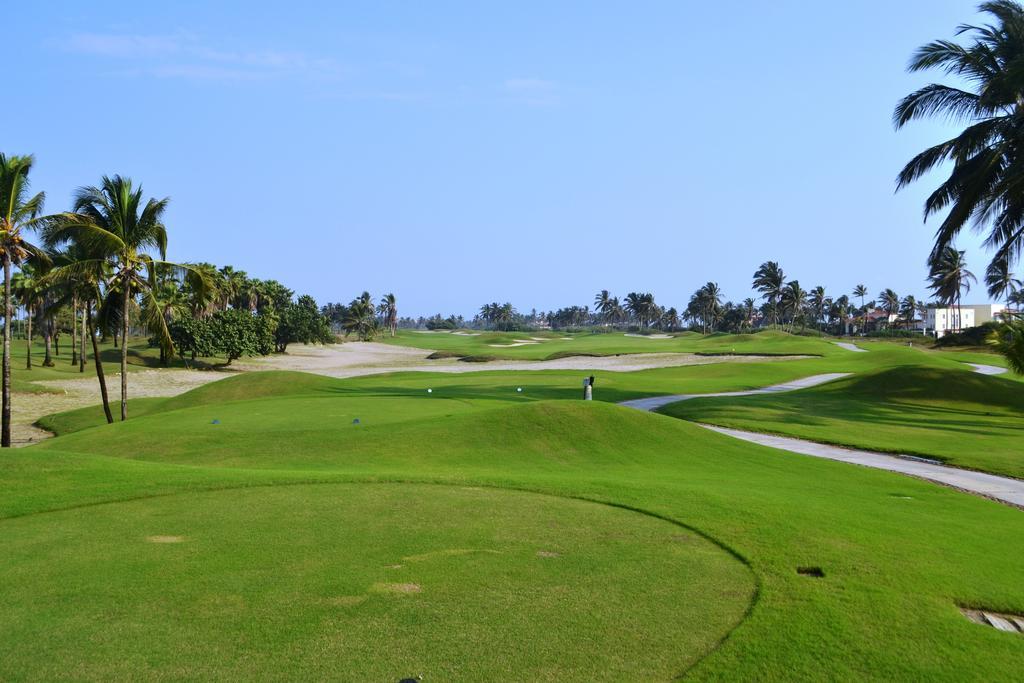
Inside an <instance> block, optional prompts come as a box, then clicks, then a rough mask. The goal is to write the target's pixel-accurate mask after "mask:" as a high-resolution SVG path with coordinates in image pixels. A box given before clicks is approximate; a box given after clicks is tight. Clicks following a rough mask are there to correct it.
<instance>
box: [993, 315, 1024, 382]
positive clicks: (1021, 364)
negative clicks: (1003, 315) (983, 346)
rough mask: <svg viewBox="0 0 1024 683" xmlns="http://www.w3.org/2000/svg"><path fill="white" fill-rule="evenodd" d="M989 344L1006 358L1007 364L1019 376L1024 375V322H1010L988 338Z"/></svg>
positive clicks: (994, 331)
mask: <svg viewBox="0 0 1024 683" xmlns="http://www.w3.org/2000/svg"><path fill="white" fill-rule="evenodd" d="M987 341H988V343H989V344H991V345H992V346H994V347H995V349H996V351H998V352H999V353H1001V354H1002V355H1003V357H1004V358H1006V364H1007V365H1009V366H1010V369H1011V370H1013V371H1014V372H1015V373H1017V374H1018V375H1024V320H1021V319H1017V320H1009V321H1007V322H1006V323H1005V324H1004V325H1002V326H1000V327H999V328H998V329H995V330H993V331H992V332H991V333H990V334H989V337H988V340H987Z"/></svg>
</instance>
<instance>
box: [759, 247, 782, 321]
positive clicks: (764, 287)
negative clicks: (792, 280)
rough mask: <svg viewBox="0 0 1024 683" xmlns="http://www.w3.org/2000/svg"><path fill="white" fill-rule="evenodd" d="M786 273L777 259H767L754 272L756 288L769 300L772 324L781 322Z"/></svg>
mask: <svg viewBox="0 0 1024 683" xmlns="http://www.w3.org/2000/svg"><path fill="white" fill-rule="evenodd" d="M785 281H786V274H785V273H784V272H783V271H782V268H780V267H779V264H778V263H777V262H775V261H765V262H764V263H762V264H761V265H760V266H759V267H758V269H757V270H756V271H755V272H754V289H755V290H757V291H758V292H760V293H761V296H762V297H763V298H764V299H765V301H767V302H768V310H769V311H771V317H772V322H771V324H772V325H777V324H778V323H779V314H778V306H779V300H780V299H781V298H782V289H783V287H785V284H784V283H785Z"/></svg>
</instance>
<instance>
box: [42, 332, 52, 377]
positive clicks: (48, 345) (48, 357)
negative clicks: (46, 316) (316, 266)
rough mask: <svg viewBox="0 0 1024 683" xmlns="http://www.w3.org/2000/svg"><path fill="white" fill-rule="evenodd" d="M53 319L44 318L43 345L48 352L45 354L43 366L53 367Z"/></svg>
mask: <svg viewBox="0 0 1024 683" xmlns="http://www.w3.org/2000/svg"><path fill="white" fill-rule="evenodd" d="M52 327H53V321H52V320H43V347H44V348H45V349H46V354H45V355H44V356H43V367H46V368H52V367H53V330H52Z"/></svg>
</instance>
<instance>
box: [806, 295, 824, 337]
mask: <svg viewBox="0 0 1024 683" xmlns="http://www.w3.org/2000/svg"><path fill="white" fill-rule="evenodd" d="M828 304H829V300H828V297H827V296H825V288H824V287H822V286H821V285H818V286H817V287H815V288H814V289H812V290H811V291H810V293H809V294H808V295H807V305H808V307H809V308H810V309H811V311H812V312H813V313H814V321H815V324H816V325H817V326H818V329H819V330H820V329H821V321H822V319H823V318H824V317H825V311H826V309H827V308H828Z"/></svg>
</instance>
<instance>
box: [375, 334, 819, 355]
mask: <svg viewBox="0 0 1024 683" xmlns="http://www.w3.org/2000/svg"><path fill="white" fill-rule="evenodd" d="M380 341H383V342H386V343H389V344H397V345H401V346H412V347H415V348H420V349H434V350H436V351H441V352H442V353H443V354H445V355H444V356H442V357H451V355H455V356H468V357H478V358H494V359H499V358H500V359H511V360H547V359H554V358H564V357H567V356H575V355H581V356H614V355H619V354H630V353H706V354H715V355H721V354H731V353H736V354H760V355H773V356H780V355H823V356H828V355H833V354H836V353H837V349H836V347H835V345H833V344H830V343H829V342H828V341H826V340H822V339H815V338H811V337H800V336H796V335H791V334H786V333H784V332H775V331H769V332H761V333H758V334H712V335H708V336H706V337H705V336H701V335H699V334H696V333H693V332H682V333H677V334H676V335H673V336H672V337H671V338H669V339H661V338H658V337H657V336H648V337H640V336H627V335H626V334H624V333H622V332H608V333H592V332H588V333H581V334H561V333H553V332H481V333H478V332H470V331H467V330H461V331H457V332H455V333H453V332H448V331H437V332H417V331H414V330H401V331H399V333H398V335H397V336H396V337H381V338H380ZM521 341H535V342H536V343H531V344H525V345H522V346H509V345H510V344H517V343H519V342H521Z"/></svg>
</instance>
